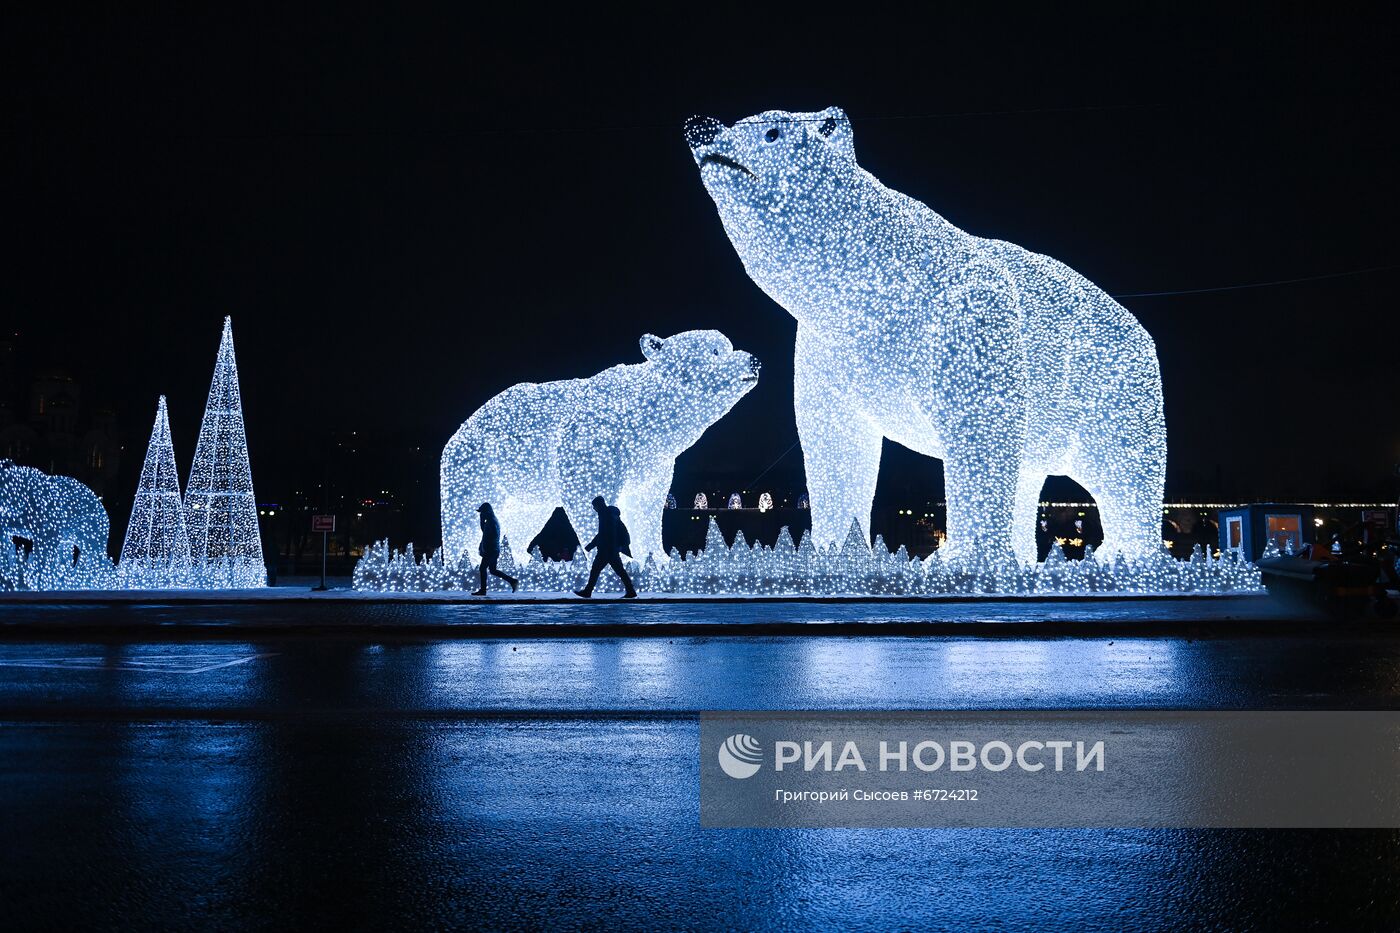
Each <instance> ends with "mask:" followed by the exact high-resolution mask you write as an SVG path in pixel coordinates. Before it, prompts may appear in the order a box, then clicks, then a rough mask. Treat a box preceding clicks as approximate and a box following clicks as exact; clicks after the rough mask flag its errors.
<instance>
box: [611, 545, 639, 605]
mask: <svg viewBox="0 0 1400 933" xmlns="http://www.w3.org/2000/svg"><path fill="white" fill-rule="evenodd" d="M608 564H609V565H610V566H611V567H612V569H613V573H615V574H617V575H618V577H619V578H620V579H621V580H622V590H623V592H622V595H623V596H625V597H627V598H629V599H630V598H631V597H633V596H636V595H637V591H636V589H634V588H633V586H632V578H631V577H629V576H627V568H626V567H624V566H623V565H622V555H621V554H614V555H612V557H611V559H609V560H608Z"/></svg>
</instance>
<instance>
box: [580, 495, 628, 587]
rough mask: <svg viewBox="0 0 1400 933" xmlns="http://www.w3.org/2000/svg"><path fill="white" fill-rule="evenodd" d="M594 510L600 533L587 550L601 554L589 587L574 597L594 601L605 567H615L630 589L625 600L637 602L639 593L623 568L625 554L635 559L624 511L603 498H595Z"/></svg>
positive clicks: (625, 585) (615, 571)
mask: <svg viewBox="0 0 1400 933" xmlns="http://www.w3.org/2000/svg"><path fill="white" fill-rule="evenodd" d="M593 511H595V512H597V513H598V533H597V534H596V535H594V536H593V540H592V541H590V542H588V543H587V544H586V545H584V548H583V549H584V550H585V551H591V550H593V549H594V548H597V549H598V553H597V555H596V556H595V557H594V558H593V569H592V570H591V571H589V574H588V585H587V586H585V587H584V588H583V589H581V590H574V595H575V596H582V597H583V598H584V599H592V598H593V587H595V586H597V585H598V575H599V574H601V573H602V572H603V568H604V567H611V568H612V569H613V572H614V573H616V574H617V575H618V577H620V578H621V579H622V585H623V587H624V589H625V590H626V592H624V593H623V594H622V598H623V599H636V598H637V591H636V590H635V589H633V587H632V578H631V577H629V576H627V568H626V567H624V566H622V555H623V554H626V555H627V556H628V557H631V556H632V536H631V534H629V533H628V531H627V526H626V525H624V524H623V523H622V512H621V511H620V510H619V509H618V507H617V506H615V505H608V504H607V503H606V502H604V501H603V497H602V496H594V497H593Z"/></svg>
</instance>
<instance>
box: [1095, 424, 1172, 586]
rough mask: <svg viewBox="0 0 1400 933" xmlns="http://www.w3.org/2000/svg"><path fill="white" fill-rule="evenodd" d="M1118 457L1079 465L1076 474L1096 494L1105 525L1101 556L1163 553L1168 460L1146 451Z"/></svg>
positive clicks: (1132, 556) (1138, 556) (1103, 558)
mask: <svg viewBox="0 0 1400 933" xmlns="http://www.w3.org/2000/svg"><path fill="white" fill-rule="evenodd" d="M1135 453H1136V454H1137V455H1136V456H1132V457H1129V458H1125V459H1124V460H1121V461H1116V462H1114V464H1113V467H1112V468H1111V469H1110V468H1106V467H1104V466H1101V465H1099V464H1097V463H1089V464H1085V465H1082V466H1080V467H1078V469H1077V470H1076V472H1075V473H1074V474H1073V478H1074V479H1075V481H1076V482H1078V483H1079V484H1080V485H1081V486H1083V487H1084V488H1085V489H1086V490H1088V492H1089V495H1091V496H1093V497H1094V501H1095V502H1097V503H1098V506H1099V520H1100V523H1101V524H1102V525H1103V543H1102V544H1101V545H1099V547H1098V550H1097V552H1096V553H1097V554H1098V556H1099V559H1100V560H1107V561H1112V560H1113V559H1114V558H1116V557H1117V555H1118V554H1120V553H1121V554H1122V555H1123V556H1124V557H1127V558H1129V559H1133V560H1136V559H1138V558H1143V557H1151V556H1154V555H1157V554H1160V553H1162V490H1163V486H1164V483H1165V473H1166V466H1165V460H1163V459H1157V458H1154V457H1151V456H1146V455H1144V454H1146V452H1143V451H1139V452H1135Z"/></svg>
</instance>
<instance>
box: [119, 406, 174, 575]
mask: <svg viewBox="0 0 1400 933" xmlns="http://www.w3.org/2000/svg"><path fill="white" fill-rule="evenodd" d="M128 562H130V563H128ZM122 564H123V569H124V570H125V569H128V567H131V568H132V569H133V570H135V571H136V572H137V573H138V574H147V575H159V576H164V577H167V578H169V577H174V578H178V577H179V576H180V575H182V574H183V575H188V574H189V571H190V536H189V532H188V531H187V530H186V529H185V509H184V506H183V505H182V504H181V502H180V477H179V476H177V475H176V473H175V448H174V445H172V444H171V442H170V416H169V414H168V413H167V412H166V408H165V396H164V395H162V396H161V397H160V401H159V402H158V403H157V405H156V422H155V424H154V425H153V426H152V428H151V441H150V443H149V444H147V445H146V462H145V463H144V464H143V465H142V466H141V481H140V482H139V483H138V484H137V486H136V501H135V502H133V503H132V506H131V521H130V522H128V523H127V526H126V540H125V541H124V542H123V543H122Z"/></svg>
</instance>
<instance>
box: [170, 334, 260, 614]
mask: <svg viewBox="0 0 1400 933" xmlns="http://www.w3.org/2000/svg"><path fill="white" fill-rule="evenodd" d="M185 524H186V526H187V527H188V529H189V535H190V555H191V557H192V558H193V560H194V568H195V573H196V576H197V577H198V580H199V583H200V584H201V585H204V586H210V587H249V586H265V585H266V583H267V570H266V567H264V565H263V554H262V540H261V538H260V537H259V535H258V504H257V500H256V499H255V498H254V496H253V472H252V470H251V468H250V467H249V466H248V439H247V437H246V436H245V435H244V433H243V402H242V399H241V397H240V396H239V392H238V363H237V362H236V361H235V360H234V356H233V322H232V319H231V318H227V317H226V318H224V334H223V339H222V340H221V341H220V342H219V356H218V359H217V360H216V361H215V363H214V382H213V384H212V385H211V386H210V387H209V404H208V405H207V406H206V407H205V409H204V421H203V423H202V424H200V426H199V443H198V444H197V445H196V447H195V451H194V464H193V465H192V466H191V467H190V481H189V483H188V484H187V485H186V486H185Z"/></svg>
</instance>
